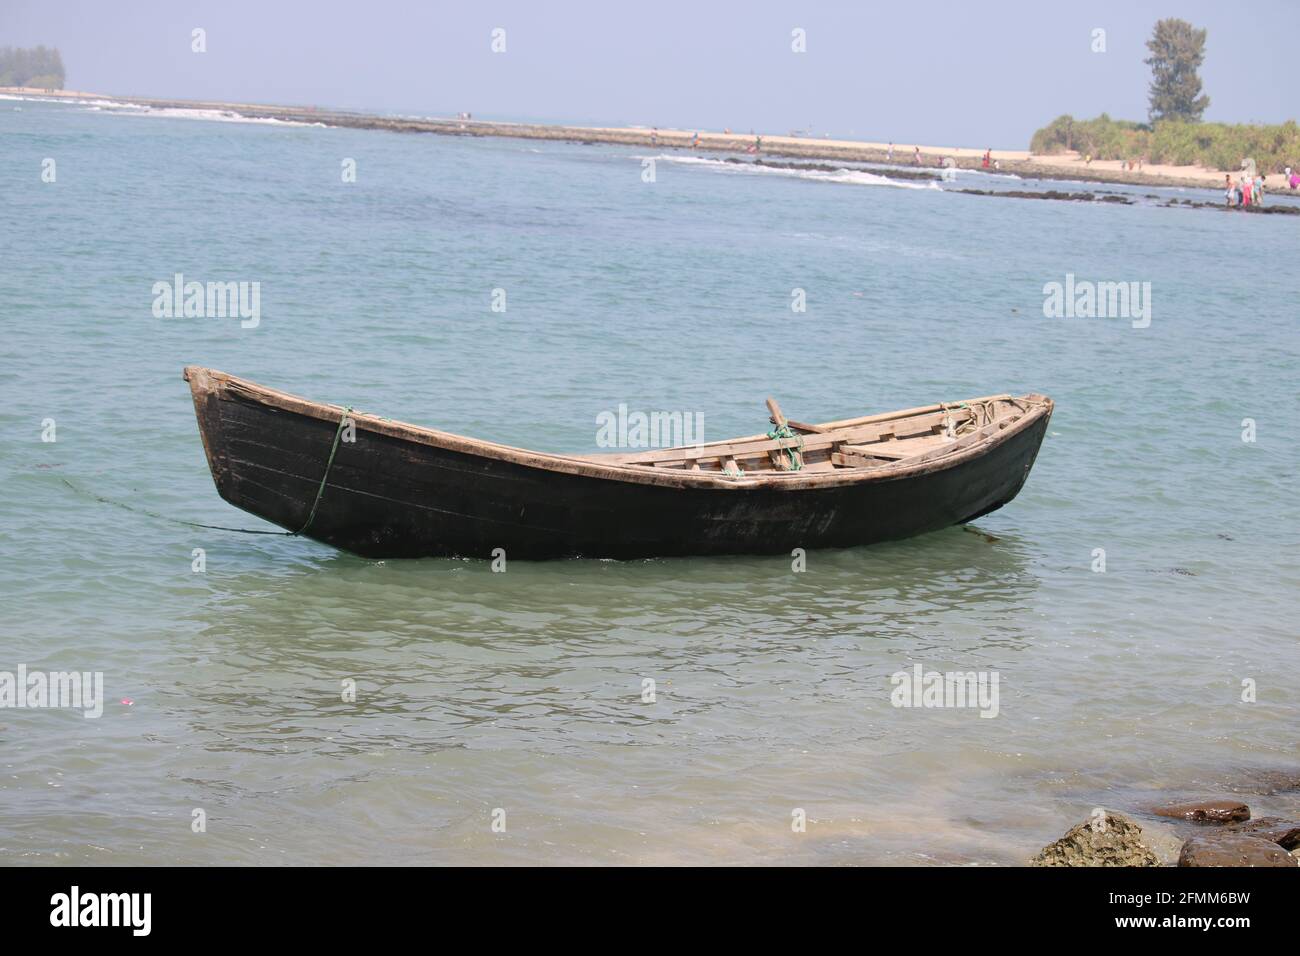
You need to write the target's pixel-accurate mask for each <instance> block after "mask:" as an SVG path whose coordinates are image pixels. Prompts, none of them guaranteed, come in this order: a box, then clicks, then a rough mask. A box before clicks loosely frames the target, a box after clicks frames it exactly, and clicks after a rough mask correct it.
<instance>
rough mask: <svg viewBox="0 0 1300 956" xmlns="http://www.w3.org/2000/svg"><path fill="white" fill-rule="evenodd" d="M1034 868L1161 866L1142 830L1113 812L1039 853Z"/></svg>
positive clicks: (1080, 826) (1073, 829)
mask: <svg viewBox="0 0 1300 956" xmlns="http://www.w3.org/2000/svg"><path fill="white" fill-rule="evenodd" d="M1030 862H1031V865H1033V866H1159V865H1160V861H1159V860H1158V859H1156V855H1155V854H1154V853H1152V852H1151V848H1150V847H1148V846H1147V845H1146V844H1145V843H1143V842H1142V828H1141V827H1140V826H1138V825H1137V824H1136V823H1135V822H1133V821H1132V820H1130V819H1129V818H1128V817H1126V816H1123V815H1121V814H1118V813H1111V812H1110V811H1109V810H1107V811H1105V812H1102V813H1097V814H1095V815H1094V816H1092V817H1090V818H1088V819H1087V820H1085V821H1083V822H1082V823H1080V824H1078V825H1077V826H1074V827H1071V828H1070V831H1069V832H1068V833H1066V834H1065V836H1063V837H1061V839H1059V840H1057V841H1056V842H1055V843H1049V844H1048V845H1047V846H1045V847H1043V848H1042V849H1041V850H1039V851H1038V855H1037V856H1036V857H1034V858H1033V860H1031V861H1030Z"/></svg>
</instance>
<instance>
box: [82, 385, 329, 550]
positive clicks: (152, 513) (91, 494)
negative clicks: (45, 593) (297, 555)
mask: <svg viewBox="0 0 1300 956" xmlns="http://www.w3.org/2000/svg"><path fill="white" fill-rule="evenodd" d="M351 411H352V406H351V405H349V406H348V408H347V411H345V412H344V413H343V417H342V418H340V419H339V427H338V428H337V429H336V430H335V432H334V444H333V445H332V446H330V457H329V461H327V462H326V463H325V474H323V475H321V479H320V486H319V487H318V488H317V489H316V499H315V500H314V501H313V502H312V503H311V513H310V514H308V515H307V520H306V522H305V523H304V524H303V526H302V527H301V528H299V529H298V530H297V531H256V530H253V529H252V528H228V527H226V526H225V525H220V524H199V523H198V522H197V521H183V520H181V519H180V518H173V517H170V516H169V515H163V514H159V513H158V512H156V511H150V510H148V509H147V508H136V507H134V506H132V505H128V504H127V503H126V502H123V501H114V500H113V499H112V498H105V497H104V496H103V495H97V494H95V493H94V492H93V491H87V490H86V489H85V488H80V487H78V486H77V485H75V484H73V483H72V482H71V481H69V480H68V479H67V478H60V479H59V480H60V481H62V482H63V483H64V484H65V485H67V486H68V487H69V488H71V489H72V490H73V491H75V492H76V493H77V494H79V495H84V496H85V497H87V498H91V499H93V500H95V501H98V502H101V503H102V504H106V505H113V506H114V507H115V508H121V509H122V510H124V511H130V512H133V513H135V514H141V515H148V516H149V517H150V518H157V519H158V520H159V521H170V522H171V523H172V524H179V525H185V526H186V527H188V528H206V529H207V530H209V531H234V532H236V533H238V534H272V535H283V536H285V537H289V538H294V537H297V536H298V535H300V534H302V533H303V532H304V531H306V530H307V529H308V528H309V527H311V523H312V522H313V521H314V520H315V519H316V509H317V508H318V507H319V506H320V501H321V498H322V497H323V496H324V494H325V482H326V481H328V480H329V476H330V469H331V468H332V467H333V466H334V456H335V455H336V454H338V450H339V439H340V438H342V437H343V426H344V425H346V424H347V421H348V414H349V413H350V412H351Z"/></svg>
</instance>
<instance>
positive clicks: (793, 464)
mask: <svg viewBox="0 0 1300 956" xmlns="http://www.w3.org/2000/svg"><path fill="white" fill-rule="evenodd" d="M767 437H768V438H770V439H772V440H773V441H775V442H780V444H781V450H782V451H784V452H785V453H786V454H787V455H789V456H790V468H789V470H790V471H802V470H803V436H802V435H800V434H799V433H798V432H796V431H794V430H793V429H792V428H791V427H790V426H789V425H788V424H780V425H777V426H776V427H775V428H773V429H772V430H771V431H770V432H768V433H767ZM791 438H793V439H795V440H796V442H797V443H798V444H797V445H796V446H795V447H794V448H791V447H790V446H789V445H787V444H786V440H787V439H791Z"/></svg>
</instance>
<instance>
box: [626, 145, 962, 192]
mask: <svg viewBox="0 0 1300 956" xmlns="http://www.w3.org/2000/svg"><path fill="white" fill-rule="evenodd" d="M633 158H634V159H639V160H645V159H653V160H655V161H656V162H665V163H678V164H681V165H684V166H704V167H707V168H710V169H716V170H718V171H720V172H734V173H748V174H750V175H770V176H785V177H787V178H793V179H809V180H812V181H814V182H823V183H843V184H846V185H850V186H894V187H896V188H898V189H937V188H938V183H934V182H931V183H928V184H927V183H905V182H899V181H898V180H896V179H890V178H888V177H887V176H878V175H876V174H875V173H868V172H866V171H864V170H861V169H847V168H846V169H838V170H836V171H835V172H827V171H825V170H821V169H786V168H783V167H780V166H756V165H754V164H753V163H747V162H746V163H729V162H727V161H726V160H722V159H708V158H706V157H703V156H670V155H668V154H666V153H660V154H659V155H658V156H634V157H633Z"/></svg>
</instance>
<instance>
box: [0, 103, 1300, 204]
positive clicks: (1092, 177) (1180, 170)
mask: <svg viewBox="0 0 1300 956" xmlns="http://www.w3.org/2000/svg"><path fill="white" fill-rule="evenodd" d="M0 95H17V96H23V97H32V96H49V97H52V98H58V99H65V100H84V101H87V102H93V101H101V102H104V103H118V104H123V105H130V104H134V105H137V106H141V107H148V108H150V109H155V110H171V111H185V110H201V111H219V112H229V113H234V114H238V115H239V116H245V117H250V118H262V119H274V120H279V121H281V122H293V123H321V124H324V125H327V126H338V127H349V128H355V129H376V130H390V131H392V132H409V133H441V134H444V135H460V136H506V137H514V138H518V139H534V140H562V141H566V142H575V143H606V144H616V145H622V146H651V147H663V148H671V149H695V150H698V151H701V152H710V151H712V152H729V153H737V152H741V153H743V152H745V151H746V150H748V149H750V147H753V146H754V145H755V142H756V138H757V139H758V140H759V141H761V154H762V155H764V156H771V157H785V158H791V159H809V160H827V161H836V160H838V161H842V162H858V163H892V164H896V165H911V164H913V162H914V155H915V154H914V152H913V150H914V149H919V157H920V165H921V166H923V167H931V168H935V167H939V166H940V164H942V163H943V162H944V160H945V159H951V160H952V162H953V164H954V165H955V166H956V167H957V168H961V169H969V170H977V169H982V168H984V167H983V166H982V161H983V157H984V155H985V152H986V151H987V152H988V153H989V157H990V160H995V161H996V162H997V163H998V166H999V168H998V169H997V171H998V172H1002V173H1006V174H1013V175H1016V176H1020V177H1022V178H1027V179H1045V180H1069V181H1074V182H1095V183H1120V184H1128V185H1134V186H1165V187H1182V188H1209V189H1216V188H1219V187H1221V186H1222V185H1223V177H1224V171H1223V170H1217V169H1207V168H1205V167H1203V166H1169V165H1160V164H1144V166H1143V168H1142V169H1141V170H1140V171H1139V170H1135V169H1125V168H1124V164H1123V163H1122V162H1121V161H1119V160H1100V159H1096V160H1092V161H1088V159H1087V158H1086V157H1085V156H1083V155H1081V154H1079V153H1077V152H1067V153H1059V154H1053V155H1044V156H1039V155H1035V154H1033V153H1030V152H1029V151H1028V150H1020V149H991V148H989V147H984V146H974V145H972V146H950V145H935V144H922V143H902V142H899V143H876V142H860V141H855V140H844V139H821V138H818V137H816V136H811V135H809V136H802V135H801V136H789V135H784V136H782V135H773V134H768V133H765V132H764V131H762V130H758V131H756V132H743V133H742V132H740V131H737V130H731V131H728V132H720V131H717V130H704V129H700V130H687V129H671V128H663V127H648V126H623V127H615V126H568V125H559V124H548V123H517V122H500V121H492V120H482V119H462V118H454V117H449V118H436V117H414V116H393V115H383V114H378V113H361V112H353V111H348V110H335V109H330V108H328V107H316V106H277V105H268V104H258V103H226V102H216V101H204V100H179V99H160V98H156V97H136V96H110V95H107V94H102V93H87V92H77V91H72V90H45V91H37V90H31V89H26V88H19V87H0ZM1265 183H1266V185H1267V186H1268V187H1270V188H1274V189H1276V190H1279V191H1285V187H1286V184H1285V177H1283V176H1282V175H1281V174H1280V173H1277V174H1273V175H1271V176H1270V175H1265Z"/></svg>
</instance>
